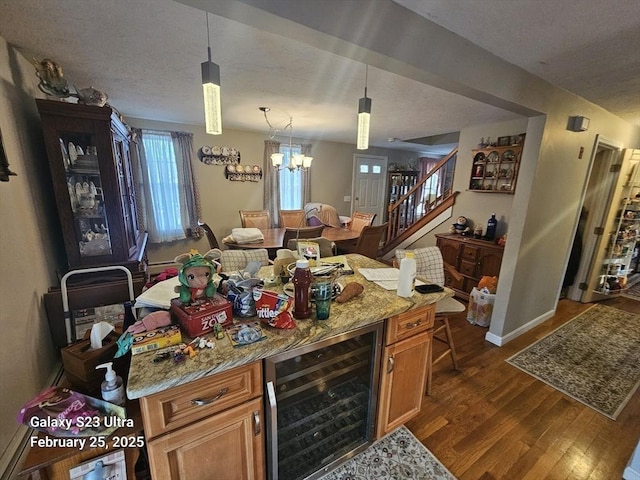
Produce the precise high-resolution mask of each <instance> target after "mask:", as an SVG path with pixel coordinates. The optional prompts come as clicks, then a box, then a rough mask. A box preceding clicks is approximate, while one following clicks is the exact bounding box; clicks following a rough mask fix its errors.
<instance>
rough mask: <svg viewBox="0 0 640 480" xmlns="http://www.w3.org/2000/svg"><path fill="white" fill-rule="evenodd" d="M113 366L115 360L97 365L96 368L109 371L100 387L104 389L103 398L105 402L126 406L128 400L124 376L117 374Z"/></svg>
mask: <svg viewBox="0 0 640 480" xmlns="http://www.w3.org/2000/svg"><path fill="white" fill-rule="evenodd" d="M112 366H113V362H107V363H103V364H102V365H98V366H97V367H96V370H97V369H99V368H106V369H107V373H106V375H105V376H104V382H102V384H101V385H100V389H101V390H102V399H103V400H104V401H105V402H109V403H113V404H115V405H120V406H124V404H125V402H126V397H125V393H124V383H123V381H122V378H121V377H119V376H118V375H116V372H114V371H113V368H112Z"/></svg>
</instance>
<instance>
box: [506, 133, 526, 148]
mask: <svg viewBox="0 0 640 480" xmlns="http://www.w3.org/2000/svg"><path fill="white" fill-rule="evenodd" d="M510 138H511V140H510V142H509V145H520V144H521V143H522V140H523V138H524V136H523V135H522V134H520V135H512V136H511V137H510Z"/></svg>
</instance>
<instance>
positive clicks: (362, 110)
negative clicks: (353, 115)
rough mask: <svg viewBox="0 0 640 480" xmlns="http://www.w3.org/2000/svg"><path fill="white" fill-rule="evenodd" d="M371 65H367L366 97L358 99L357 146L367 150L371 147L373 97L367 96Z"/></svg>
mask: <svg viewBox="0 0 640 480" xmlns="http://www.w3.org/2000/svg"><path fill="white" fill-rule="evenodd" d="M368 76H369V65H367V68H366V73H365V80H364V97H362V98H361V99H360V100H359V101H358V138H357V143H356V148H357V149H358V150H366V149H367V148H369V126H370V122H371V99H370V98H369V97H367V80H368Z"/></svg>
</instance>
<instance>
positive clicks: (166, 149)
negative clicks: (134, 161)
mask: <svg viewBox="0 0 640 480" xmlns="http://www.w3.org/2000/svg"><path fill="white" fill-rule="evenodd" d="M135 133H136V134H137V135H138V136H139V137H140V139H141V148H140V155H139V165H138V170H139V174H138V175H137V178H138V181H139V185H138V188H139V190H140V192H141V194H142V197H143V199H144V201H143V206H142V211H141V212H140V213H141V217H142V219H143V224H144V227H145V228H146V230H147V232H148V233H149V241H150V242H152V243H163V242H172V241H174V240H180V239H183V238H186V237H187V235H190V234H191V233H192V232H197V231H198V230H197V229H196V228H194V227H193V225H194V224H195V225H196V227H197V220H198V218H199V215H200V212H199V208H200V205H199V201H198V194H197V192H196V185H195V183H194V181H193V171H192V167H191V151H192V144H193V136H192V134H189V133H176V132H173V133H172V132H161V131H152V130H140V129H135ZM194 218H195V220H193V219H194ZM196 235H197V233H196Z"/></svg>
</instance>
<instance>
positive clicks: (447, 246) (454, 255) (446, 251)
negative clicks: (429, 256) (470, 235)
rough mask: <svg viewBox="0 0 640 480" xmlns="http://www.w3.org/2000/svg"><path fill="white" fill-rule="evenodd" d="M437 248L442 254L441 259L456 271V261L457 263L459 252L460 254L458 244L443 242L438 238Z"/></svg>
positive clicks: (448, 241) (443, 240)
mask: <svg viewBox="0 0 640 480" xmlns="http://www.w3.org/2000/svg"><path fill="white" fill-rule="evenodd" d="M436 244H437V246H438V248H439V249H440V252H442V259H443V260H444V261H445V262H446V263H448V264H449V265H453V266H454V268H456V269H458V267H459V266H458V261H459V257H460V255H459V252H460V246H461V244H460V242H453V241H450V240H445V239H442V238H438V240H437V243H436Z"/></svg>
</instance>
